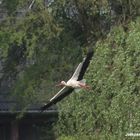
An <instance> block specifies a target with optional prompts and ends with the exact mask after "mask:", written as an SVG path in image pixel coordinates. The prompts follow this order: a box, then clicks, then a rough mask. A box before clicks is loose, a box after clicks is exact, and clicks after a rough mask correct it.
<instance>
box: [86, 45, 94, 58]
mask: <svg viewBox="0 0 140 140" xmlns="http://www.w3.org/2000/svg"><path fill="white" fill-rule="evenodd" d="M93 53H94V51H93V48H91V47H90V48H88V53H87V55H91V56H92V55H93Z"/></svg>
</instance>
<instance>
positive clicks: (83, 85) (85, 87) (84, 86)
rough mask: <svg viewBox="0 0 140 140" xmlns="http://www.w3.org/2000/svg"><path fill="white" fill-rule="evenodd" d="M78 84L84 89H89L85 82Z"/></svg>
mask: <svg viewBox="0 0 140 140" xmlns="http://www.w3.org/2000/svg"><path fill="white" fill-rule="evenodd" d="M79 86H80V87H81V88H84V89H91V87H90V86H89V85H86V84H83V83H79Z"/></svg>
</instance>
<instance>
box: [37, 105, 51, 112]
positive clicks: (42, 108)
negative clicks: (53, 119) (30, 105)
mask: <svg viewBox="0 0 140 140" xmlns="http://www.w3.org/2000/svg"><path fill="white" fill-rule="evenodd" d="M50 106H51V104H50V103H47V104H45V105H44V106H42V107H41V108H40V110H41V112H43V111H45V110H47V109H48V108H49V107H50Z"/></svg>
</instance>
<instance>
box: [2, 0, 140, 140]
mask: <svg viewBox="0 0 140 140" xmlns="http://www.w3.org/2000/svg"><path fill="white" fill-rule="evenodd" d="M31 3H32V0H3V1H2V4H1V5H0V8H2V9H3V10H4V11H5V12H6V18H4V19H3V20H2V21H0V96H1V95H3V94H4V93H5V95H8V96H9V95H10V96H12V97H14V99H15V98H16V99H17V102H19V104H18V106H22V107H25V108H27V107H28V106H29V105H30V104H32V103H37V102H41V103H42V102H44V101H46V100H48V98H50V97H52V95H53V94H55V92H56V91H58V90H59V89H56V88H55V84H56V83H57V82H58V81H61V80H67V79H68V78H69V77H70V76H71V74H72V72H73V70H74V68H75V67H76V66H77V63H79V61H80V60H81V59H82V56H83V55H84V54H85V53H86V52H87V48H89V47H92V48H93V49H94V51H95V54H94V57H93V59H92V62H91V64H90V67H89V69H88V72H87V74H86V75H85V78H86V79H87V83H88V84H89V85H90V86H91V87H92V90H90V91H81V92H79V93H75V94H73V95H71V96H69V97H68V98H67V99H65V100H64V101H62V103H60V104H59V112H60V113H59V121H58V123H57V125H55V129H56V131H57V134H59V136H60V137H59V138H58V139H60V140H63V139H64V140H73V139H74V140H76V139H79V138H81V139H83V140H88V139H113V138H114V139H124V135H125V134H126V133H128V132H138V131H139V130H138V128H139V125H140V121H139V116H140V112H139V111H140V108H139V103H140V97H139V90H140V89H139V84H140V79H139V76H140V73H139V67H140V47H139V45H140V41H139V36H140V31H139V30H140V24H139V22H140V19H137V17H139V14H140V8H139V7H140V1H139V0H133V1H131V0H86V1H84V0H71V1H70V0H54V1H52V2H51V1H50V2H49V3H48V5H45V3H44V1H43V0H35V1H34V3H33V5H32V7H31V9H30V8H29V6H30V4H31ZM136 19H137V20H136ZM117 26H118V27H117ZM7 93H8V94H7Z"/></svg>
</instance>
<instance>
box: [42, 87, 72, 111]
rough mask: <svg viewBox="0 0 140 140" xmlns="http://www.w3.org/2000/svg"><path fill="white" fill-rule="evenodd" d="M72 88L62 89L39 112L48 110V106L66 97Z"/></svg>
mask: <svg viewBox="0 0 140 140" xmlns="http://www.w3.org/2000/svg"><path fill="white" fill-rule="evenodd" d="M73 90H74V88H69V87H64V88H62V89H61V90H60V91H59V92H58V93H57V94H56V95H55V96H53V97H52V98H51V99H50V100H49V102H48V103H47V104H45V105H44V106H43V107H41V110H42V111H44V110H45V109H47V108H49V107H50V106H52V105H54V104H56V103H57V102H59V101H61V100H62V99H63V98H65V97H66V96H68V95H69V94H70V93H71V92H72V91H73Z"/></svg>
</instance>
